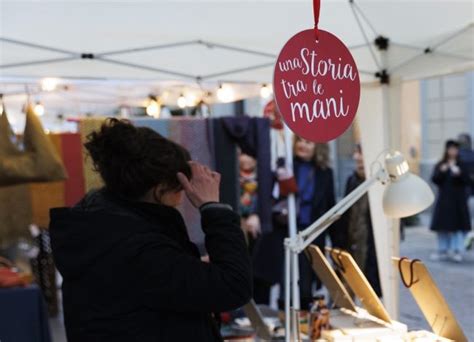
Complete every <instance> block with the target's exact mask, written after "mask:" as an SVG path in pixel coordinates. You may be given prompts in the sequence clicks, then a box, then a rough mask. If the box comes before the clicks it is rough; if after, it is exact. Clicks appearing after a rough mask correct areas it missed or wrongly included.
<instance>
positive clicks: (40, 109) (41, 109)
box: [33, 101, 44, 116]
mask: <svg viewBox="0 0 474 342" xmlns="http://www.w3.org/2000/svg"><path fill="white" fill-rule="evenodd" d="M33 111H34V112H35V114H36V115H38V116H43V115H44V106H43V105H42V104H41V102H39V101H38V102H36V104H35V107H34V108H33Z"/></svg>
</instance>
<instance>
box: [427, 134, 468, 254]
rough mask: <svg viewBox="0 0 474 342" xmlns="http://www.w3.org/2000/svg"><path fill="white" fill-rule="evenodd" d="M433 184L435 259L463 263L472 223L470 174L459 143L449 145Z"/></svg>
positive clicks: (435, 172)
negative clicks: (435, 237)
mask: <svg viewBox="0 0 474 342" xmlns="http://www.w3.org/2000/svg"><path fill="white" fill-rule="evenodd" d="M431 180H432V181H433V183H435V184H436V186H437V187H438V195H437V199H436V204H435V209H434V211H433V218H432V221H431V230H433V231H435V232H436V234H437V236H438V252H437V253H434V254H432V255H431V259H432V260H435V261H443V260H452V261H455V262H461V261H462V260H463V251H464V238H465V236H466V234H467V232H468V231H469V230H470V229H471V219H470V215H469V209H468V204H467V200H468V192H467V188H468V185H469V174H468V171H467V170H466V168H465V166H464V165H463V164H462V163H461V162H460V156H459V143H458V142H457V141H454V140H448V141H447V142H446V145H445V150H444V154H443V158H442V159H441V160H440V161H439V162H438V163H437V164H436V166H435V169H434V171H433V175H432V177H431Z"/></svg>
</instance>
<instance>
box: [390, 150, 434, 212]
mask: <svg viewBox="0 0 474 342" xmlns="http://www.w3.org/2000/svg"><path fill="white" fill-rule="evenodd" d="M385 166H386V170H387V172H388V175H389V177H390V183H389V184H388V185H387V187H386V188H385V192H384V194H383V210H384V212H385V214H386V215H387V216H389V217H393V218H402V217H407V216H411V215H415V214H417V213H419V212H421V211H423V210H425V209H426V208H428V207H429V206H430V205H431V204H432V203H433V201H434V195H433V191H431V188H430V187H429V185H428V184H427V183H426V182H425V181H424V180H423V179H421V178H420V177H418V176H417V175H414V174H412V173H411V172H409V170H408V163H407V162H406V160H405V158H403V155H402V154H400V153H399V152H395V153H393V154H389V155H387V157H386V158H385Z"/></svg>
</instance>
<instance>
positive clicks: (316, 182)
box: [279, 136, 335, 310]
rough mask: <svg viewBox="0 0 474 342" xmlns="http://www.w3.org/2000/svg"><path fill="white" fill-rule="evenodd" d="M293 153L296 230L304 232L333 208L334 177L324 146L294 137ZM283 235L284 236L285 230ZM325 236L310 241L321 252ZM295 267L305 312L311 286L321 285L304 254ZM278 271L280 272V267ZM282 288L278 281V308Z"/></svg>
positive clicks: (282, 294)
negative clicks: (297, 267)
mask: <svg viewBox="0 0 474 342" xmlns="http://www.w3.org/2000/svg"><path fill="white" fill-rule="evenodd" d="M293 151H294V161H293V174H294V177H295V178H296V183H297V187H298V192H297V193H296V202H297V229H298V230H304V229H305V228H307V227H308V226H309V225H310V224H311V223H313V222H314V221H315V220H317V219H318V218H319V217H320V216H322V215H323V214H324V213H325V212H326V211H328V210H329V209H330V208H332V207H333V206H334V204H335V199H334V176H333V171H332V169H331V167H330V166H329V146H328V144H316V143H314V142H311V141H308V140H305V139H303V138H300V137H298V136H295V141H294V145H293ZM286 234H288V233H287V231H286ZM326 235H327V234H326V233H323V234H321V235H320V236H319V237H318V238H317V239H316V240H315V241H314V244H316V245H318V246H319V248H321V250H322V251H324V247H325V244H326ZM280 246H281V247H280V248H281V251H282V252H283V249H282V248H283V241H281V244H280ZM299 268H300V274H299V278H300V279H299V286H300V298H301V308H302V309H303V310H305V309H307V308H308V307H309V305H310V304H311V303H312V300H313V286H314V285H316V289H319V288H321V283H320V281H319V280H318V279H317V278H316V275H315V274H314V271H313V269H312V267H311V264H310V262H309V260H308V258H307V257H306V256H305V255H304V253H301V254H300V256H299ZM281 269H282V270H283V264H282V265H281ZM282 280H283V278H282ZM283 285H284V282H283V281H281V283H280V299H279V306H280V308H283V307H284V305H283V303H284V293H285V292H284V286H283Z"/></svg>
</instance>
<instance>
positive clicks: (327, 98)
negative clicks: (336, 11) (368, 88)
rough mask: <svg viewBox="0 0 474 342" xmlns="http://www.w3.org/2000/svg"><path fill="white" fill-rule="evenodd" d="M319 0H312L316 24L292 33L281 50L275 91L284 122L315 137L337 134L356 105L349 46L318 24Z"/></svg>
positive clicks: (356, 86)
mask: <svg viewBox="0 0 474 342" xmlns="http://www.w3.org/2000/svg"><path fill="white" fill-rule="evenodd" d="M319 9H320V1H319V0H313V10H314V21H315V26H314V29H309V30H304V31H301V32H299V33H297V34H296V35H294V36H293V37H292V38H291V39H290V40H289V41H288V42H287V43H286V44H285V46H284V47H283V49H282V50H281V52H280V54H279V56H278V59H277V62H276V65H275V70H274V77H273V91H274V96H275V100H276V103H277V105H278V109H279V111H280V113H281V114H282V116H283V120H284V121H285V123H286V124H287V125H288V127H289V128H290V129H291V130H292V131H293V132H294V133H295V134H297V135H299V136H301V137H303V138H305V139H307V140H310V141H314V142H327V141H329V140H333V139H335V138H337V137H338V136H340V135H341V134H342V133H344V131H345V130H346V129H347V128H349V126H350V125H351V123H352V121H353V120H354V117H355V114H356V112H357V107H358V105H359V97H360V80H359V72H358V70H357V66H356V64H355V62H354V59H353V57H352V55H351V53H350V52H349V49H348V48H347V47H346V46H345V45H344V43H343V42H342V41H340V40H339V39H338V38H337V37H336V36H334V35H333V34H331V33H329V32H327V31H323V30H320V29H319V28H318V21H319Z"/></svg>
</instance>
